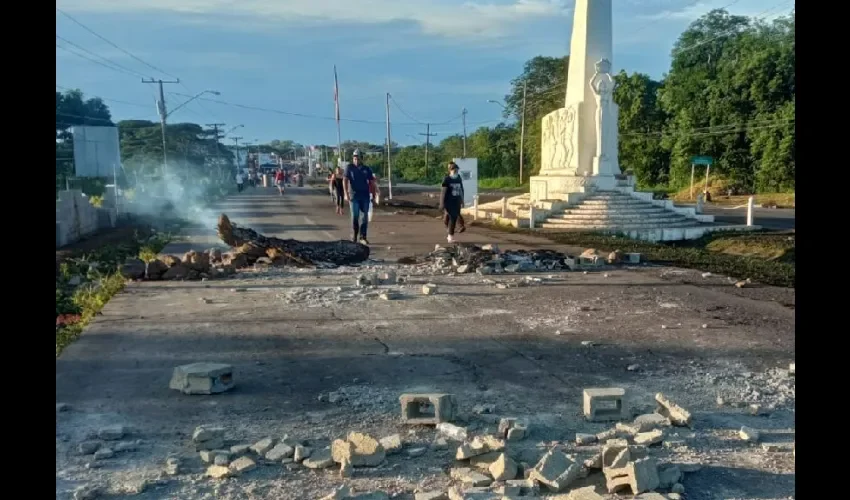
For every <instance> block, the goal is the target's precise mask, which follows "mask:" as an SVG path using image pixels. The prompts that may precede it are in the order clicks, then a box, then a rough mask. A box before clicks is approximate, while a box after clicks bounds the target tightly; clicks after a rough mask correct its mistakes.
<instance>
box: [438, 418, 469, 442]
mask: <svg viewBox="0 0 850 500" xmlns="http://www.w3.org/2000/svg"><path fill="white" fill-rule="evenodd" d="M437 432H439V433H440V434H442V435H443V436H446V437H447V438H449V439H453V440H455V441H465V440H466V439H467V436H468V432H467V430H466V427H460V426H457V425H455V424H452V423H449V422H441V423H439V424H437Z"/></svg>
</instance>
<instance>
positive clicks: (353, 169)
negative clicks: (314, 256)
mask: <svg viewBox="0 0 850 500" xmlns="http://www.w3.org/2000/svg"><path fill="white" fill-rule="evenodd" d="M343 187H344V188H345V199H346V200H348V202H349V205H350V207H351V228H352V229H353V231H354V232H353V235H352V237H351V239H352V240H353V241H358V240H359V241H360V243H362V244H363V245H368V244H369V240H367V239H366V231H367V230H368V229H369V203H370V202H371V201H372V193H376V192H377V191H378V189H377V188H378V186H377V182H376V181H375V174H374V173H372V169H371V168H369V167H367V166H366V165H364V164H363V160H362V158H361V157H360V150H359V149H355V150H354V155H353V158H352V159H351V163H349V164H348V166H347V167H345V174H344V175H343Z"/></svg>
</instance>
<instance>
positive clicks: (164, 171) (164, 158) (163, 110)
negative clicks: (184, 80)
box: [142, 78, 180, 177]
mask: <svg viewBox="0 0 850 500" xmlns="http://www.w3.org/2000/svg"><path fill="white" fill-rule="evenodd" d="M142 83H158V84H159V102H157V109H158V110H159V119H160V123H161V124H162V176H163V177H165V176H166V174H167V173H168V153H167V152H166V149H167V148H166V146H165V119H166V118H167V117H168V111H167V109H166V107H165V92H164V91H163V90H162V84H163V83H180V79H179V78H178V79H177V80H167V81H166V80H154V79H153V78H151V79H148V80H145V79H142Z"/></svg>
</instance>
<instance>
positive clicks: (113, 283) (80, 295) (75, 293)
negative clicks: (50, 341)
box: [56, 231, 172, 356]
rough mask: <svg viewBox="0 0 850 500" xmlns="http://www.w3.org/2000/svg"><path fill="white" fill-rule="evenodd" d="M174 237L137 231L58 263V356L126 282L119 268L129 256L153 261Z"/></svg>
mask: <svg viewBox="0 0 850 500" xmlns="http://www.w3.org/2000/svg"><path fill="white" fill-rule="evenodd" d="M171 239H172V235H171V234H167V233H157V232H152V233H151V234H148V235H143V234H140V233H139V232H138V231H136V232H135V234H134V236H133V238H132V239H131V240H130V241H128V242H125V243H120V244H114V245H108V246H105V247H103V248H100V249H98V250H97V251H94V252H91V253H89V254H87V255H82V256H80V257H75V258H68V259H66V260H64V261H63V262H61V263H60V264H59V272H58V273H57V276H56V356H59V354H61V353H62V350H63V349H65V347H67V346H68V345H69V344H70V343H71V342H73V341H74V340H76V339H77V338H78V337H79V336H80V334H81V333H82V331H83V329H84V328H85V326H86V325H87V324H88V323H89V321H91V320H92V318H94V317H95V316H96V315H97V314H98V313H99V312H100V311H101V309H103V306H105V305H106V303H107V302H109V299H111V298H112V297H113V296H114V295H115V294H116V293H118V292H120V291H121V290H122V289H123V288H124V285H125V284H126V281H127V280H126V279H125V278H124V277H123V276H122V275H121V273H119V272H118V266H120V265H121V264H122V263H123V262H124V261H125V260H126V259H127V258H131V257H138V258H140V259H142V260H145V261H146V262H147V261H150V260H153V258H154V257H155V256H156V255H157V254H158V253H159V252H161V251H162V249H163V248H164V247H165V245H166V244H168V242H169V241H170V240H171Z"/></svg>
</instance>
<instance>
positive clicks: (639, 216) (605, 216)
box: [539, 191, 701, 232]
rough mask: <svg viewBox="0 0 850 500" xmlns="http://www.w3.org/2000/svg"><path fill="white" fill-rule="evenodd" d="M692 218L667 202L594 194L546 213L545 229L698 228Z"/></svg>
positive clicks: (543, 223) (628, 195) (607, 193)
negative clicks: (674, 208)
mask: <svg viewBox="0 0 850 500" xmlns="http://www.w3.org/2000/svg"><path fill="white" fill-rule="evenodd" d="M700 225H701V222H700V221H699V220H697V219H696V218H694V217H688V216H687V215H685V214H683V213H680V212H679V211H678V210H673V209H671V208H668V206H667V204H666V203H663V202H653V201H649V200H642V199H639V198H637V197H635V196H632V195H631V194H629V193H626V192H619V191H597V192H594V193H590V194H588V195H587V196H585V197H584V198H583V199H582V200H581V201H580V202H578V203H577V204H573V205H570V206H568V207H567V208H565V209H563V210H559V211H554V212H551V213H549V214H548V218H547V219H546V220H545V221H543V222H542V224H540V225H539V227H542V228H544V229H572V230H585V231H605V232H609V231H611V232H615V231H616V232H621V231H622V232H627V231H635V230H651V229H662V228H663V229H673V228H689V227H698V226H700Z"/></svg>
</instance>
